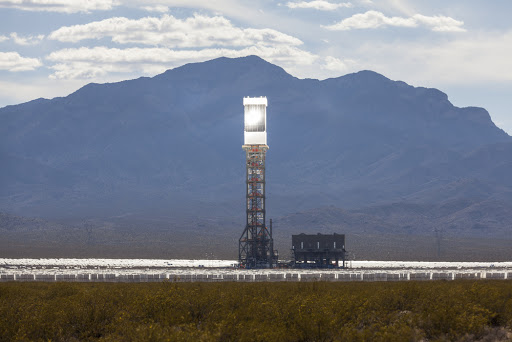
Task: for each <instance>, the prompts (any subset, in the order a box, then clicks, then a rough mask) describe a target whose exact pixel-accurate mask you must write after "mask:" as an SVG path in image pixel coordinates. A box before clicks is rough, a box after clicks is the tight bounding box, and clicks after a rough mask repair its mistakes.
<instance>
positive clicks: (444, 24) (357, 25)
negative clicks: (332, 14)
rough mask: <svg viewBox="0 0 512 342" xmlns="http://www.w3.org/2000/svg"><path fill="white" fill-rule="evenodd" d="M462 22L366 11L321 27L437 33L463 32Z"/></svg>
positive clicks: (337, 29)
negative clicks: (393, 28)
mask: <svg viewBox="0 0 512 342" xmlns="http://www.w3.org/2000/svg"><path fill="white" fill-rule="evenodd" d="M463 25H464V22H462V21H459V20H455V19H453V18H450V17H445V16H432V17H429V16H425V15H421V14H415V15H413V16H411V17H408V18H402V17H386V16H385V15H384V14H382V13H381V12H377V11H368V12H366V13H359V14H354V15H353V16H351V17H350V18H347V19H344V20H342V21H340V22H339V23H337V24H334V25H330V26H323V27H324V28H326V29H328V30H333V31H347V30H352V29H374V28H379V27H386V26H397V27H418V26H425V27H428V28H430V29H431V30H432V31H439V32H441V31H442V32H464V31H466V30H465V29H464V28H463V27H462V26H463Z"/></svg>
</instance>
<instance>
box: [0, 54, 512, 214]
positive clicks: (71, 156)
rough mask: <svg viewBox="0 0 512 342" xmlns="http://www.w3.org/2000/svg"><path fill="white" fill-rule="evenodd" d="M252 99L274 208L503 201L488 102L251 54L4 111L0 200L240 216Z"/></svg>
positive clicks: (39, 207)
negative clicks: (247, 99)
mask: <svg viewBox="0 0 512 342" xmlns="http://www.w3.org/2000/svg"><path fill="white" fill-rule="evenodd" d="M260 95H265V96H267V97H268V99H269V108H268V131H269V135H268V141H269V145H270V150H269V152H268V171H267V172H268V198H269V212H270V214H272V215H276V216H280V215H284V214H286V213H288V212H295V211H297V210H303V209H309V208H315V207H320V206H324V205H335V206H338V207H346V208H358V207H362V206H368V205H377V204H383V203H389V202H396V201H402V200H412V201H415V202H421V203H431V202H435V201H440V200H442V199H443V198H444V197H447V198H449V199H450V200H457V199H464V198H466V197H470V198H473V197H475V198H478V199H479V200H482V201H483V200H487V199H493V198H499V199H502V200H507V199H510V195H509V194H510V193H512V192H511V189H512V180H511V177H510V176H509V175H510V173H509V171H510V169H511V165H512V154H509V153H508V151H509V150H510V149H511V148H512V140H511V138H510V137H509V136H508V135H507V134H506V133H504V132H503V131H502V130H501V129H499V128H497V127H496V126H495V125H494V123H493V122H492V121H491V119H490V116H489V114H488V113H487V111H485V110H484V109H482V108H457V107H454V106H453V105H452V104H451V103H450V102H449V101H448V98H447V95H446V94H444V93H442V92H440V91H438V90H436V89H427V88H421V87H420V88H416V87H412V86H409V85H407V84H405V83H404V82H400V81H398V82H397V81H392V80H389V79H387V78H386V77H384V76H382V75H379V74H377V73H374V72H371V71H361V72H358V73H355V74H350V75H346V76H342V77H338V78H333V79H328V80H324V81H318V80H311V79H305V80H301V79H297V78H295V77H293V76H291V75H289V74H287V73H286V72H285V71H284V70H283V69H281V68H279V67H277V66H275V65H272V64H270V63H268V62H265V61H264V60H262V59H260V58H258V57H255V56H250V57H245V58H236V59H228V58H219V59H215V60H211V61H208V62H204V63H195V64H188V65H185V66H183V67H180V68H176V69H173V70H168V71H166V72H165V73H163V74H161V75H158V76H155V77H153V78H139V79H136V80H130V81H123V82H119V83H112V84H89V85H87V86H85V87H83V88H82V89H80V90H78V91H76V92H75V93H73V94H71V95H69V96H67V97H62V98H55V99H53V100H43V99H39V100H35V101H31V102H29V103H25V104H20V105H16V106H8V107H5V108H2V109H0V121H1V122H2V125H0V161H1V162H2V165H7V167H6V168H3V169H2V171H0V184H2V187H1V190H0V209H2V210H4V211H8V212H13V213H16V214H20V215H26V216H46V217H55V218H59V217H83V216H94V217H101V216H111V215H120V214H125V213H136V215H141V216H144V215H153V214H162V213H172V215H176V216H177V217H178V216H180V215H194V214H196V213H200V215H203V216H205V217H206V216H212V215H214V216H216V217H220V216H227V215H231V216H233V215H235V216H236V217H241V216H243V210H244V208H243V198H244V193H243V189H244V185H243V181H244V180H243V177H244V169H243V167H244V165H243V159H244V156H243V151H242V150H241V145H242V137H243V133H242V132H243V127H242V112H243V107H242V97H243V96H260ZM461 182H462V184H459V183H461ZM454 184H455V185H454ZM457 184H458V185H457ZM472 184H479V186H478V187H476V188H475V187H474V186H473V185H472ZM464 187H466V188H464ZM187 210H188V211H187Z"/></svg>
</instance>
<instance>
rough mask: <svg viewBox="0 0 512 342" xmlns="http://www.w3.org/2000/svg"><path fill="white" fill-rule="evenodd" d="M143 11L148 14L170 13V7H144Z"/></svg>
mask: <svg viewBox="0 0 512 342" xmlns="http://www.w3.org/2000/svg"><path fill="white" fill-rule="evenodd" d="M142 9H143V10H145V11H148V12H160V13H167V12H169V7H167V6H164V5H154V6H143V7H142Z"/></svg>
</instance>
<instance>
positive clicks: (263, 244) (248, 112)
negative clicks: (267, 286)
mask: <svg viewBox="0 0 512 342" xmlns="http://www.w3.org/2000/svg"><path fill="white" fill-rule="evenodd" d="M243 104H244V145H243V146H242V148H243V149H244V151H245V154H246V158H245V159H246V177H245V183H246V225H245V229H244V231H243V233H242V236H240V239H239V246H238V261H239V262H240V266H241V267H245V268H268V267H273V266H275V265H276V264H277V252H276V251H274V241H273V239H272V222H271V223H270V230H269V229H268V228H267V226H266V223H265V215H266V212H265V200H266V197H265V156H266V153H267V150H268V145H267V131H266V126H267V98H266V97H244V102H243Z"/></svg>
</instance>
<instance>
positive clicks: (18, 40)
mask: <svg viewBox="0 0 512 342" xmlns="http://www.w3.org/2000/svg"><path fill="white" fill-rule="evenodd" d="M10 37H11V39H12V41H13V42H14V43H15V44H18V45H36V44H39V43H40V42H41V40H43V39H44V35H42V34H40V35H38V36H26V37H21V36H18V34H17V33H16V32H12V33H11V35H10Z"/></svg>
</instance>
